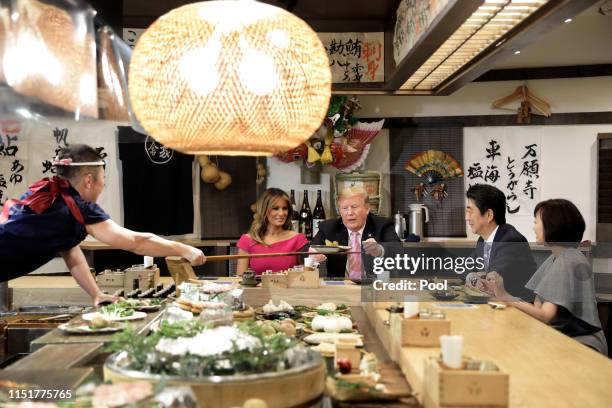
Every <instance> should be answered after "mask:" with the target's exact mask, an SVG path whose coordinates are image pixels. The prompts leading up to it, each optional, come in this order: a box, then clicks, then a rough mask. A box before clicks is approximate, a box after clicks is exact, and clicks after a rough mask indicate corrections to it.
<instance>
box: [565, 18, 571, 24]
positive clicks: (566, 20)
mask: <svg viewBox="0 0 612 408" xmlns="http://www.w3.org/2000/svg"><path fill="white" fill-rule="evenodd" d="M571 22H572V19H571V18H566V19H565V21H564V23H571Z"/></svg>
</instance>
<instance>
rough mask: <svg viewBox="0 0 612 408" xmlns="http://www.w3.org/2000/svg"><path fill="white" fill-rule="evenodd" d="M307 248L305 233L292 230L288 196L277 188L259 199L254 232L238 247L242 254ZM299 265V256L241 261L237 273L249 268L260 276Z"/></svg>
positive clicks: (239, 241)
mask: <svg viewBox="0 0 612 408" xmlns="http://www.w3.org/2000/svg"><path fill="white" fill-rule="evenodd" d="M307 245H308V240H307V239H306V237H305V236H304V234H298V233H297V232H294V231H292V230H291V202H290V200H289V196H288V195H287V193H285V192H284V191H283V190H281V189H278V188H269V189H267V190H266V191H264V193H263V194H262V195H261V196H260V197H259V199H258V200H257V212H256V213H255V217H254V219H253V223H252V224H251V229H250V230H249V232H248V233H246V234H243V235H242V236H241V237H240V240H238V243H237V244H236V246H237V247H238V248H239V252H238V253H240V254H269V253H277V252H302V251H303V250H305V248H306V247H307ZM299 263H300V259H299V257H298V256H296V255H289V256H278V257H270V258H251V259H239V260H238V265H237V273H238V275H242V274H243V273H244V271H245V270H246V269H247V268H250V269H252V270H253V271H255V273H256V274H257V275H261V274H262V273H263V272H265V271H266V270H268V269H270V270H272V271H274V272H276V271H281V270H284V269H288V268H291V267H293V266H295V265H297V264H299Z"/></svg>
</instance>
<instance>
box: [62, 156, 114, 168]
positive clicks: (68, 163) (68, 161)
mask: <svg viewBox="0 0 612 408" xmlns="http://www.w3.org/2000/svg"><path fill="white" fill-rule="evenodd" d="M52 164H53V165H54V166H104V165H105V163H104V162H103V161H102V160H100V161H95V162H73V161H72V159H58V158H57V157H56V158H55V160H53V163H52Z"/></svg>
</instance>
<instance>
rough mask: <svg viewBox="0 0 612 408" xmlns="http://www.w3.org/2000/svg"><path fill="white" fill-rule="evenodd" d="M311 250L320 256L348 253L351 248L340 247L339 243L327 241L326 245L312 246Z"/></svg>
mask: <svg viewBox="0 0 612 408" xmlns="http://www.w3.org/2000/svg"><path fill="white" fill-rule="evenodd" d="M310 248H312V249H314V250H315V251H317V252H318V253H320V254H335V253H338V252H346V251H348V250H350V249H351V247H350V246H346V245H339V244H338V241H329V240H327V239H326V240H325V245H311V246H310Z"/></svg>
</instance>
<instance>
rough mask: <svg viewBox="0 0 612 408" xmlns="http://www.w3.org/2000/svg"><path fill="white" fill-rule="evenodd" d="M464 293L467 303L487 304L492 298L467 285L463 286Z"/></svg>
mask: <svg viewBox="0 0 612 408" xmlns="http://www.w3.org/2000/svg"><path fill="white" fill-rule="evenodd" d="M463 293H464V294H465V302H466V303H487V302H488V301H489V299H490V298H491V295H490V294H488V293H486V292H482V291H480V290H478V289H476V288H471V287H468V286H467V285H465V286H463Z"/></svg>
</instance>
